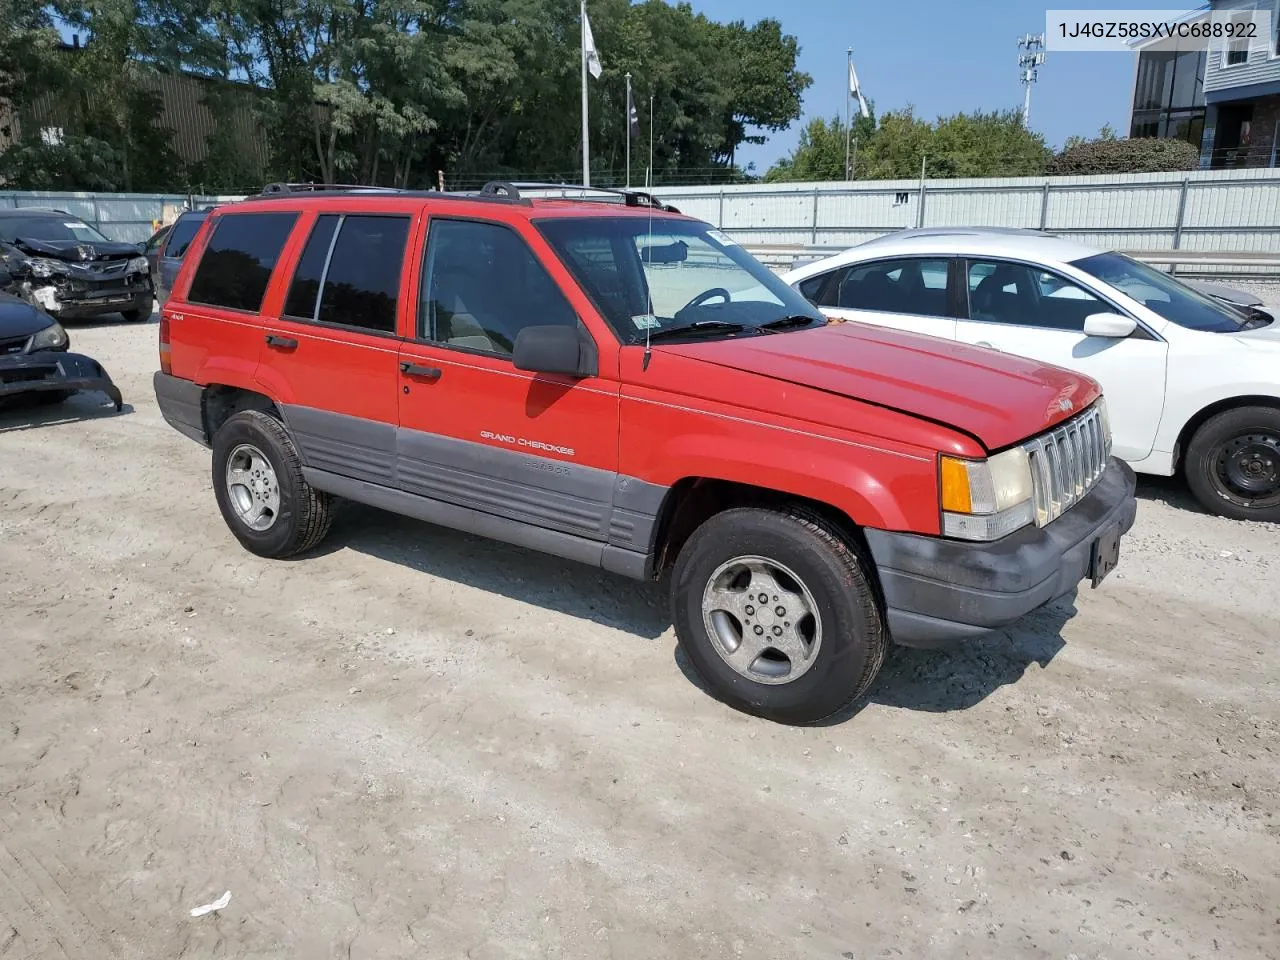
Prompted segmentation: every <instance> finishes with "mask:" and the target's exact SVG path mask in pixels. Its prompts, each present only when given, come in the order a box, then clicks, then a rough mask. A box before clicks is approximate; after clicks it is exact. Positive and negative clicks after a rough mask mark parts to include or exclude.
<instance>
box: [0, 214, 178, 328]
mask: <svg viewBox="0 0 1280 960" xmlns="http://www.w3.org/2000/svg"><path fill="white" fill-rule="evenodd" d="M142 252H143V251H142V245H141V244H136V243H117V242H115V241H112V240H108V239H107V238H106V237H104V236H103V235H102V234H101V233H99V232H98V231H97V230H95V229H94V228H93V227H91V226H90V225H89V224H87V223H85V222H84V221H83V220H81V219H79V218H78V217H74V216H71V215H70V214H67V213H65V212H63V211H60V210H45V209H34V208H17V209H10V210H4V209H0V292H8V293H11V294H13V295H15V296H18V297H21V298H22V299H23V300H26V301H27V302H28V303H31V304H34V305H36V306H38V307H40V308H41V309H42V310H44V311H45V312H46V313H48V314H49V315H50V316H51V317H54V318H55V319H58V320H78V319H88V318H91V317H99V316H102V315H104V314H109V313H119V314H121V315H122V316H123V317H124V318H125V319H126V320H130V321H139V320H146V319H148V318H149V317H150V316H151V310H152V306H153V304H154V302H155V298H154V293H153V292H152V289H151V277H150V273H149V269H148V267H149V265H148V263H147V259H146V257H144V256H143V255H142Z"/></svg>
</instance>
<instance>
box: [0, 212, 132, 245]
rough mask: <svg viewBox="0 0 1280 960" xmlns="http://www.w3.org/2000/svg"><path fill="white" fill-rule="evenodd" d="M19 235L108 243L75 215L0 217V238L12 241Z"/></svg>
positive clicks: (39, 238)
mask: <svg viewBox="0 0 1280 960" xmlns="http://www.w3.org/2000/svg"><path fill="white" fill-rule="evenodd" d="M20 237H26V238H28V239H30V240H52V241H54V242H61V241H74V242H79V243H109V242H110V241H109V240H107V238H106V237H104V236H103V235H102V234H100V233H99V232H98V231H97V230H95V229H93V227H91V226H89V224H87V223H85V222H84V221H83V220H77V219H76V218H75V217H30V218H27V217H14V218H12V219H10V218H9V217H5V218H3V219H0V240H4V241H6V242H7V243H13V241H15V240H17V239H18V238H20Z"/></svg>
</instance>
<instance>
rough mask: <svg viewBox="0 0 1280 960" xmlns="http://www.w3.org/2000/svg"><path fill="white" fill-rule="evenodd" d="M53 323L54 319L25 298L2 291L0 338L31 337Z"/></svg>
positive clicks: (0, 300)
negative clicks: (20, 298) (21, 298)
mask: <svg viewBox="0 0 1280 960" xmlns="http://www.w3.org/2000/svg"><path fill="white" fill-rule="evenodd" d="M52 323H53V319H52V318H51V317H50V316H49V315H48V314H47V313H44V312H43V311H41V310H37V309H36V308H35V307H33V306H32V305H31V304H29V303H27V302H26V301H25V300H19V299H18V298H17V297H13V296H10V295H9V294H7V293H0V340H8V339H10V338H13V337H29V336H31V334H33V333H36V332H38V331H40V330H43V329H44V328H45V327H47V326H49V325H50V324H52Z"/></svg>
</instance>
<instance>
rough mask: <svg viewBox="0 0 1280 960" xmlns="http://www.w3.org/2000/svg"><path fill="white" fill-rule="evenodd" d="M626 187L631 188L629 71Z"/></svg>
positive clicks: (628, 83)
mask: <svg viewBox="0 0 1280 960" xmlns="http://www.w3.org/2000/svg"><path fill="white" fill-rule="evenodd" d="M627 189H628V190H630V189H631V71H630V70H628V71H627Z"/></svg>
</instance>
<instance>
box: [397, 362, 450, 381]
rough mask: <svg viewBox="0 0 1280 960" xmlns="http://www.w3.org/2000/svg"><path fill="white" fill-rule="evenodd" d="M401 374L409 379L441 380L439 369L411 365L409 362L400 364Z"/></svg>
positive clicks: (415, 364)
mask: <svg viewBox="0 0 1280 960" xmlns="http://www.w3.org/2000/svg"><path fill="white" fill-rule="evenodd" d="M400 372H401V373H403V374H404V375H405V376H408V377H420V378H421V379H423V380H439V379H440V372H441V371H440V368H439V367H424V366H422V365H421V364H417V363H410V362H409V361H408V360H402V361H401V362H400Z"/></svg>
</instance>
